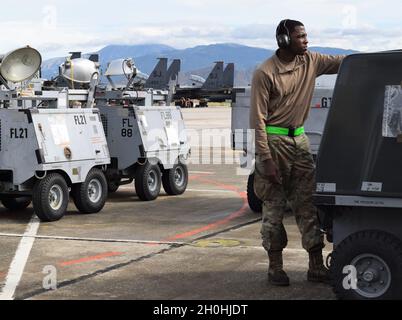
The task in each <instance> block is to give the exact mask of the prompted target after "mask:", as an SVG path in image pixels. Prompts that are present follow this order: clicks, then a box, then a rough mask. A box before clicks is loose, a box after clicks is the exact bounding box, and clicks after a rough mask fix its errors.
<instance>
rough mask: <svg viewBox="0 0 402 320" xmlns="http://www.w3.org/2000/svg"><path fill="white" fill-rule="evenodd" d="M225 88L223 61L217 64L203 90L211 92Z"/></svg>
mask: <svg viewBox="0 0 402 320" xmlns="http://www.w3.org/2000/svg"><path fill="white" fill-rule="evenodd" d="M222 86H223V61H218V62H215V67H214V68H213V69H212V71H211V73H210V74H209V76H208V78H207V80H206V81H205V83H204V85H203V86H202V89H206V90H211V89H217V88H221V87H222Z"/></svg>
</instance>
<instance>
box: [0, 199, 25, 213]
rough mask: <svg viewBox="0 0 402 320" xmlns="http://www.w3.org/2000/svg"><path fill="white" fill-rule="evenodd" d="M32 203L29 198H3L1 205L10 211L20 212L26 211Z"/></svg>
mask: <svg viewBox="0 0 402 320" xmlns="http://www.w3.org/2000/svg"><path fill="white" fill-rule="evenodd" d="M31 202H32V199H31V198H30V197H19V198H3V199H2V200H1V203H2V204H3V206H4V207H5V208H7V209H8V210H10V211H20V210H24V209H26V208H27V207H28V206H29V205H30V204H31Z"/></svg>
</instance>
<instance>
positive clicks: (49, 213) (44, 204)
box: [32, 173, 69, 222]
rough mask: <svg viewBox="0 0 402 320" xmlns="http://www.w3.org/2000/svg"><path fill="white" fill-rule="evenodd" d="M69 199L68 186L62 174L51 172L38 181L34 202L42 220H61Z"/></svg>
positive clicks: (34, 192)
mask: <svg viewBox="0 0 402 320" xmlns="http://www.w3.org/2000/svg"><path fill="white" fill-rule="evenodd" d="M68 201H69V194H68V186H67V183H66V181H65V180H64V178H63V177H62V176H61V175H60V174H58V173H50V174H48V175H47V176H46V177H45V178H44V179H42V180H38V181H37V182H36V184H35V187H34V190H33V196H32V202H33V207H34V210H35V213H36V215H37V216H38V217H39V219H40V220H41V221H44V222H51V221H57V220H60V219H61V218H62V217H63V216H64V214H65V212H66V210H67V206H68Z"/></svg>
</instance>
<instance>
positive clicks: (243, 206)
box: [166, 175, 248, 241]
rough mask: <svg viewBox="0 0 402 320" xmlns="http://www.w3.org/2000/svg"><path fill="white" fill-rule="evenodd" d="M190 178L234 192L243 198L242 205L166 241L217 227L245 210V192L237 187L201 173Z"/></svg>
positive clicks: (246, 202) (246, 205)
mask: <svg viewBox="0 0 402 320" xmlns="http://www.w3.org/2000/svg"><path fill="white" fill-rule="evenodd" d="M191 180H198V181H200V182H204V183H207V184H212V185H216V186H218V187H219V188H221V189H223V190H228V191H233V192H236V193H237V194H238V195H239V197H240V198H241V199H242V200H243V205H242V207H241V208H240V209H239V210H237V211H235V212H233V213H231V214H230V215H229V216H228V217H226V218H225V219H222V220H219V221H216V222H214V223H211V224H208V225H206V226H203V227H201V228H198V229H195V230H191V231H188V232H185V233H181V234H177V235H175V236H172V237H169V238H168V239H166V241H174V240H179V239H184V238H188V237H192V236H194V235H196V234H199V233H202V232H205V231H208V230H211V229H214V228H217V227H219V226H221V225H224V224H227V223H229V222H230V221H232V220H234V219H236V218H238V217H240V216H242V215H243V214H244V213H246V212H247V209H248V201H247V193H246V192H244V191H240V190H239V189H238V188H237V187H235V186H232V185H225V184H222V183H220V182H217V181H214V180H210V179H205V178H203V177H202V176H201V175H197V176H193V177H191Z"/></svg>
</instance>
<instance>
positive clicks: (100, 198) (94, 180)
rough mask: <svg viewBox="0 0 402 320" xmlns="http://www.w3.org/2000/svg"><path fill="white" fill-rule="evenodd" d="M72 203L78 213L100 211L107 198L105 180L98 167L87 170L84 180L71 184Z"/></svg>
mask: <svg viewBox="0 0 402 320" xmlns="http://www.w3.org/2000/svg"><path fill="white" fill-rule="evenodd" d="M72 194H73V198H74V204H75V206H76V207H77V209H78V211H79V212H80V213H85V214H91V213H98V212H99V211H101V210H102V209H103V207H104V205H105V203H106V199H107V194H108V192H107V181H106V177H105V175H104V174H103V172H102V170H100V169H96V168H95V169H92V170H91V171H89V173H88V175H87V178H86V179H85V182H83V183H79V184H77V185H74V186H73V190H72Z"/></svg>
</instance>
